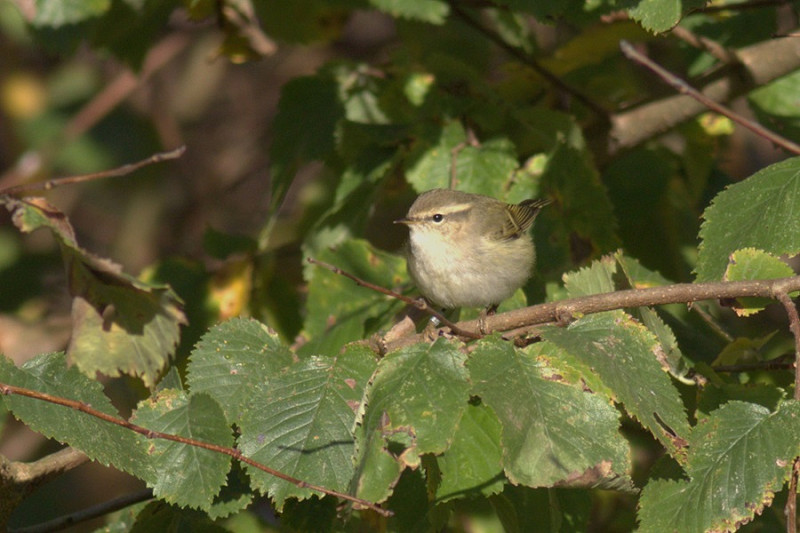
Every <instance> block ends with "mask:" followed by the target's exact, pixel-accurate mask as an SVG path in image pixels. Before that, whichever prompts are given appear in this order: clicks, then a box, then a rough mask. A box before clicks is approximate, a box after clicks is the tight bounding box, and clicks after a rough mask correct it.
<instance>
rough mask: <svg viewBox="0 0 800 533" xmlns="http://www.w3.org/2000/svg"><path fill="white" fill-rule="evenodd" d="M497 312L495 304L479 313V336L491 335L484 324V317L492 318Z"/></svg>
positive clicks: (487, 326)
mask: <svg viewBox="0 0 800 533" xmlns="http://www.w3.org/2000/svg"><path fill="white" fill-rule="evenodd" d="M496 312H497V304H492V305H490V306H489V307H487V308H486V309H484V310H482V311H481V314H480V315H478V331H480V332H481V335H488V334H489V333H491V330H490V329H489V325H488V324H487V323H486V317H487V316H492V315H494V314H495V313H496Z"/></svg>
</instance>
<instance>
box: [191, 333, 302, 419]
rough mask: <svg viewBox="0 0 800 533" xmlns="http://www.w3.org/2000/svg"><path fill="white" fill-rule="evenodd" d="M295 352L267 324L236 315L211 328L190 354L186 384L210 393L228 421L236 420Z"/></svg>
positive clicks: (288, 363)
mask: <svg viewBox="0 0 800 533" xmlns="http://www.w3.org/2000/svg"><path fill="white" fill-rule="evenodd" d="M293 360H294V356H293V355H292V353H291V352H290V351H289V348H287V347H286V346H285V345H283V344H282V343H281V341H280V339H279V338H278V335H277V334H276V333H275V332H274V331H272V330H270V329H269V328H268V327H267V326H265V325H264V324H261V323H260V322H258V321H256V320H252V319H246V318H234V319H232V320H228V321H227V322H223V323H222V324H219V325H217V326H215V327H213V328H212V329H210V330H209V331H208V333H206V334H205V335H203V338H202V339H200V342H198V343H197V347H196V348H195V350H194V352H192V354H191V355H190V356H189V364H188V366H187V370H186V372H187V379H186V382H187V385H188V387H189V389H190V390H191V391H192V394H198V393H203V392H204V393H207V394H208V395H209V396H211V397H212V398H214V400H216V401H217V403H218V404H219V405H220V407H222V411H223V412H224V413H225V418H226V420H227V421H228V424H229V425H230V424H233V423H237V422H238V421H239V417H240V416H241V413H242V410H243V409H244V408H245V407H246V406H247V405H249V404H250V403H252V402H254V401H259V402H260V401H261V399H257V398H254V395H253V391H254V390H255V389H256V387H258V386H260V385H261V384H262V383H264V381H265V380H267V379H268V378H269V377H270V376H273V375H276V374H278V373H279V372H280V371H282V370H283V369H284V368H286V367H288V366H289V365H290V364H291V363H292V361H293Z"/></svg>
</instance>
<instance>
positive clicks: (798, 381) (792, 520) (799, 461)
mask: <svg viewBox="0 0 800 533" xmlns="http://www.w3.org/2000/svg"><path fill="white" fill-rule="evenodd" d="M778 301H779V302H780V303H781V304H783V308H784V309H785V310H786V315H787V316H788V317H789V329H790V330H791V332H792V335H794V352H795V353H794V399H795V400H800V316H799V315H798V314H797V306H796V305H794V302H793V301H792V299H791V298H790V297H789V294H788V292H783V293H781V294H779V295H778ZM799 472H800V458H797V457H796V458H795V460H794V461H792V471H791V474H790V475H791V478H790V481H789V494H788V495H787V498H786V507H785V508H784V510H785V512H786V531H792V532H794V531H797V476H798V473H799Z"/></svg>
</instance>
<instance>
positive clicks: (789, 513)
mask: <svg viewBox="0 0 800 533" xmlns="http://www.w3.org/2000/svg"><path fill="white" fill-rule="evenodd" d="M798 477H800V457H795V459H794V461H792V474H791V477H790V478H789V495H788V497H787V498H786V507H784V509H783V510H784V513H786V532H787V533H797V478H798Z"/></svg>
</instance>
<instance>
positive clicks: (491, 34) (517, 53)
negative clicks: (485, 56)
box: [449, 0, 608, 119]
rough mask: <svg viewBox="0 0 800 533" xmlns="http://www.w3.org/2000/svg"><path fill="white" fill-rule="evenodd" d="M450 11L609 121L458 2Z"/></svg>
mask: <svg viewBox="0 0 800 533" xmlns="http://www.w3.org/2000/svg"><path fill="white" fill-rule="evenodd" d="M449 4H450V9H451V10H452V11H453V13H454V14H455V15H456V16H457V17H458V18H459V19H461V20H462V21H464V22H465V23H466V24H467V25H468V26H471V27H472V28H474V29H475V30H477V31H478V32H480V33H481V34H483V35H484V36H485V37H486V38H488V39H489V40H490V41H492V42H493V43H494V44H496V45H497V46H499V47H500V48H502V49H503V50H504V51H505V52H506V53H508V54H509V55H511V56H513V57H515V58H517V59H518V60H519V61H521V62H522V63H524V64H525V65H527V66H529V67H530V68H531V69H533V70H534V71H535V72H536V73H537V74H539V75H540V76H541V77H542V78H544V79H545V80H547V81H548V82H549V83H550V84H552V85H554V86H556V87H557V88H559V89H560V90H562V91H564V92H565V93H567V94H569V95H571V96H572V97H573V98H575V99H576V100H578V101H579V102H581V103H582V104H583V105H585V106H586V107H588V108H589V109H591V110H592V111H593V112H594V113H595V114H596V115H597V116H599V117H601V118H603V119H607V118H608V111H606V110H605V109H603V108H602V107H601V106H600V105H599V104H597V103H595V102H594V101H593V100H592V99H591V98H589V97H588V96H586V95H585V94H583V93H582V92H581V91H579V90H578V89H576V88H575V87H572V86H570V85H568V84H567V83H566V82H565V81H564V80H562V79H561V78H559V77H558V76H556V75H555V74H553V73H552V72H550V71H549V70H547V69H546V68H544V67H543V66H542V65H540V64H539V62H538V61H536V60H535V59H534V58H532V57H531V56H529V55H528V54H526V53H525V52H523V51H522V50H519V49H518V48H515V47H513V46H511V45H510V44H508V43H507V42H505V40H503V38H502V37H501V36H500V35H499V34H498V33H496V32H494V31H492V30H490V29H489V28H487V27H485V26H483V25H482V24H481V23H479V22H478V21H476V20H475V19H474V18H472V17H471V16H469V15H468V14H467V13H466V11H464V10H463V9H461V6H460V5H459V3H458V2H456V1H453V0H450V2H449Z"/></svg>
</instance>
